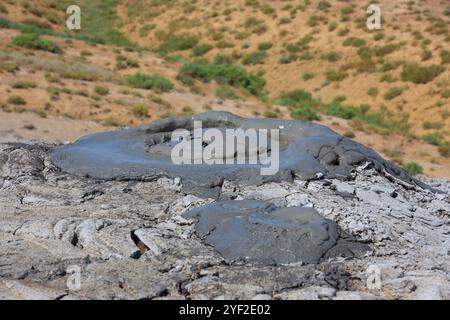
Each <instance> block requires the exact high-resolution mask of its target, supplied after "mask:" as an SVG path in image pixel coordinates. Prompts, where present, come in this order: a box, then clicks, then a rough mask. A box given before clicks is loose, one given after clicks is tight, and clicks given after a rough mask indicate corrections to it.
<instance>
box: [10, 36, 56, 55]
mask: <svg viewBox="0 0 450 320" xmlns="http://www.w3.org/2000/svg"><path fill="white" fill-rule="evenodd" d="M12 43H13V44H14V45H16V46H19V47H22V48H27V49H34V50H42V51H48V52H52V53H62V50H61V48H60V47H58V45H56V44H55V43H53V42H51V41H50V40H46V39H43V38H41V37H39V36H38V35H37V34H32V33H25V34H21V35H19V36H17V37H15V38H13V39H12Z"/></svg>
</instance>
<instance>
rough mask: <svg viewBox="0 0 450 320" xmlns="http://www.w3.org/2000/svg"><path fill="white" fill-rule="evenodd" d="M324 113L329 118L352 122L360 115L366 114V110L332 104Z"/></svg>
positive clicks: (327, 106)
mask: <svg viewBox="0 0 450 320" xmlns="http://www.w3.org/2000/svg"><path fill="white" fill-rule="evenodd" d="M324 112H325V114H327V115H329V116H334V117H339V118H342V119H347V120H350V119H353V118H355V117H357V116H358V115H361V114H364V113H365V112H366V110H363V109H361V108H360V107H354V106H350V105H343V104H341V103H340V102H332V103H330V104H327V105H326V106H325V108H324Z"/></svg>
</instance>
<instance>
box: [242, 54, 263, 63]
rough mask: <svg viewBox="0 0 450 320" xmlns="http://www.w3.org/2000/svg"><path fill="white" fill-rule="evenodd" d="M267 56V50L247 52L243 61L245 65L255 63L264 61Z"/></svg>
mask: <svg viewBox="0 0 450 320" xmlns="http://www.w3.org/2000/svg"><path fill="white" fill-rule="evenodd" d="M266 57H267V53H266V52H265V51H255V52H252V53H249V54H247V55H246V56H245V57H244V58H243V59H242V63H243V64H245V65H255V64H261V63H263V61H264V59H265V58H266Z"/></svg>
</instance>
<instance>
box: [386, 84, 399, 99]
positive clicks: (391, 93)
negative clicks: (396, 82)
mask: <svg viewBox="0 0 450 320" xmlns="http://www.w3.org/2000/svg"><path fill="white" fill-rule="evenodd" d="M402 93H403V89H402V88H397V87H394V88H390V89H389V90H388V91H387V92H386V93H385V94H384V100H392V99H394V98H396V97H398V96H400V95H401V94H402Z"/></svg>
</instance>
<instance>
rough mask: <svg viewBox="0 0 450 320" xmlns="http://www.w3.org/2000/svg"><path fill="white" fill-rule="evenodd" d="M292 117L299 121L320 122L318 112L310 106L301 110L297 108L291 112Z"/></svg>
mask: <svg viewBox="0 0 450 320" xmlns="http://www.w3.org/2000/svg"><path fill="white" fill-rule="evenodd" d="M291 117H292V118H294V119H298V120H308V121H312V120H318V119H319V116H318V114H317V110H314V109H313V108H311V107H309V106H304V107H301V108H295V109H294V110H292V112H291Z"/></svg>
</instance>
